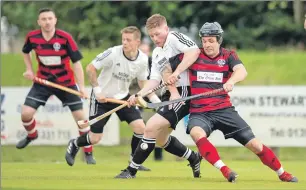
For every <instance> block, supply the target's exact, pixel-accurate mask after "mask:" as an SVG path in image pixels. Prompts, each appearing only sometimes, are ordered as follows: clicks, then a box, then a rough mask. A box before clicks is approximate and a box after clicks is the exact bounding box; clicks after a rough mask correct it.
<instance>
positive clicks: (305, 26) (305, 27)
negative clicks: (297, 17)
mask: <svg viewBox="0 0 306 190" xmlns="http://www.w3.org/2000/svg"><path fill="white" fill-rule="evenodd" d="M304 29H305V30H306V14H305V20H304Z"/></svg>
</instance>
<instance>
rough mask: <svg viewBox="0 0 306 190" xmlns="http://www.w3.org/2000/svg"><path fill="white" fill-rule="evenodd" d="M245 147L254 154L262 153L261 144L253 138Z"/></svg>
mask: <svg viewBox="0 0 306 190" xmlns="http://www.w3.org/2000/svg"><path fill="white" fill-rule="evenodd" d="M245 147H247V148H248V149H249V150H251V151H252V152H254V153H255V154H259V153H260V152H261V151H262V148H263V144H262V143H261V142H260V141H259V140H258V139H256V138H253V139H252V140H250V141H249V142H248V143H246V145H245Z"/></svg>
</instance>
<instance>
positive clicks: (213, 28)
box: [199, 22, 223, 44]
mask: <svg viewBox="0 0 306 190" xmlns="http://www.w3.org/2000/svg"><path fill="white" fill-rule="evenodd" d="M199 36H200V37H201V38H202V37H205V36H216V37H217V41H218V43H219V44H221V43H222V41H223V37H222V36H223V30H222V27H221V25H220V24H219V23H218V22H213V23H212V22H206V23H205V24H204V25H203V26H202V27H201V29H200V31H199Z"/></svg>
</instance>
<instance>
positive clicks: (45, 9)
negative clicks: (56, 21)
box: [38, 8, 55, 15]
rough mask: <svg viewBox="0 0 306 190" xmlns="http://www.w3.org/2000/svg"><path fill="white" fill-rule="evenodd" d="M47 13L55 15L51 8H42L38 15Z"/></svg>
mask: <svg viewBox="0 0 306 190" xmlns="http://www.w3.org/2000/svg"><path fill="white" fill-rule="evenodd" d="M45 12H52V13H53V14H54V15H55V12H54V10H53V9H51V8H42V9H39V11H38V15H40V14H41V13H45Z"/></svg>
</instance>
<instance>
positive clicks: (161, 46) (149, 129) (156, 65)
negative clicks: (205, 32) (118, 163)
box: [115, 14, 202, 178]
mask: <svg viewBox="0 0 306 190" xmlns="http://www.w3.org/2000/svg"><path fill="white" fill-rule="evenodd" d="M146 29H147V31H148V34H149V35H150V38H151V40H152V41H153V42H154V44H155V45H156V48H155V49H154V50H153V54H152V70H151V74H150V80H149V81H147V82H146V84H145V86H144V88H142V89H141V90H140V91H139V92H138V93H137V96H142V94H144V93H146V92H147V91H148V90H150V89H152V88H154V87H156V86H158V85H159V84H160V82H161V80H162V77H165V78H166V79H167V78H168V76H169V75H170V74H171V73H170V72H169V73H167V72H168V71H167V68H166V67H167V66H168V65H169V64H168V59H169V58H170V57H173V56H175V55H177V54H180V53H185V57H184V60H182V62H181V64H180V66H179V67H178V69H177V70H178V71H181V72H175V73H173V74H172V75H171V76H170V77H169V78H170V79H172V78H175V77H176V78H177V77H178V76H180V79H179V82H178V84H177V86H175V85H173V86H167V88H168V90H167V91H166V93H164V94H163V97H162V100H163V101H167V100H169V99H170V100H171V99H177V98H180V97H181V96H182V97H186V96H188V95H190V85H189V78H188V73H187V71H185V70H186V69H187V68H188V67H189V66H190V65H191V64H192V63H193V62H194V61H195V60H196V59H197V57H198V55H199V53H200V51H199V49H198V46H197V45H196V44H195V43H194V42H193V41H192V40H190V39H189V38H188V37H187V36H185V35H184V34H182V33H179V32H174V31H170V30H169V27H168V25H167V20H166V18H165V17H164V16H162V15H160V14H154V15H152V16H151V17H150V18H148V20H147V22H146ZM172 80H173V79H172ZM136 102H137V97H136V95H133V96H131V97H130V98H129V103H130V105H135V104H136ZM188 114H189V102H186V103H182V102H180V103H178V104H175V105H174V106H164V107H160V108H159V109H158V111H157V113H156V114H154V115H153V117H151V118H150V119H149V120H148V122H147V123H146V128H145V131H144V137H143V139H142V140H141V142H140V143H139V145H138V147H137V149H136V151H135V154H134V156H133V160H132V162H131V163H130V165H129V166H128V167H127V168H126V169H124V170H123V171H122V172H121V173H120V174H119V175H117V176H116V177H115V178H135V177H136V173H137V171H138V169H139V166H140V165H141V164H142V163H143V162H144V161H145V160H146V159H147V158H148V156H149V155H150V154H151V152H152V151H153V150H154V148H155V144H158V145H160V146H161V147H162V148H163V149H164V150H166V151H167V152H169V153H171V154H173V155H176V156H178V157H182V158H185V159H187V160H188V161H189V165H190V167H191V169H192V172H193V176H194V177H195V178H199V177H200V164H201V159H202V157H201V156H200V155H199V154H198V153H196V152H194V151H192V150H190V149H189V148H188V147H186V146H185V145H183V144H182V143H181V142H180V141H179V140H178V139H177V138H176V137H174V136H172V135H170V133H171V132H172V130H173V129H175V128H176V125H177V124H178V122H179V121H180V120H181V119H182V118H183V117H185V116H186V115H188Z"/></svg>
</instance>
